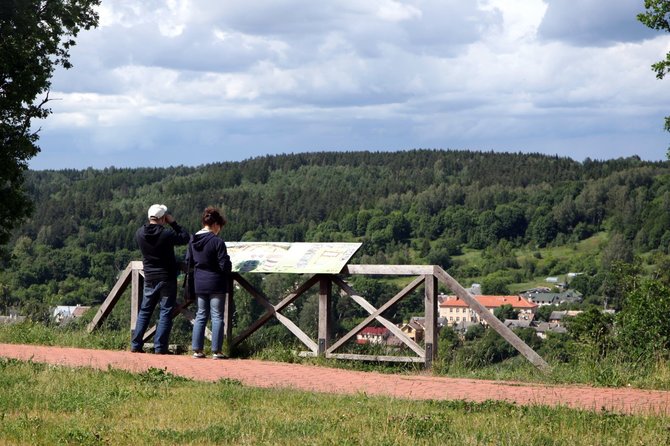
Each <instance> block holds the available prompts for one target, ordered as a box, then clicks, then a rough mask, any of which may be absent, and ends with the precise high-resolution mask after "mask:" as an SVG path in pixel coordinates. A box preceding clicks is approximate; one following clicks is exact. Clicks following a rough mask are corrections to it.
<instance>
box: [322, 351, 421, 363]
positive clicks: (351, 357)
mask: <svg viewBox="0 0 670 446" xmlns="http://www.w3.org/2000/svg"><path fill="white" fill-rule="evenodd" d="M326 358H328V359H348V360H354V361H378V362H424V358H422V357H417V356H383V355H356V354H353V353H351V354H349V353H327V354H326Z"/></svg>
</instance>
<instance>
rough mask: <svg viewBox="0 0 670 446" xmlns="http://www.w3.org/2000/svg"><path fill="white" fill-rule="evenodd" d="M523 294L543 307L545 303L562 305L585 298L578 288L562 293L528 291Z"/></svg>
mask: <svg viewBox="0 0 670 446" xmlns="http://www.w3.org/2000/svg"><path fill="white" fill-rule="evenodd" d="M521 296H522V297H524V298H526V299H528V300H529V301H531V302H533V303H536V304H538V305H539V306H541V307H542V306H545V305H560V304H563V303H579V302H581V301H582V300H583V299H582V293H580V292H579V291H576V290H566V291H563V292H561V293H549V292H538V291H527V292H525V293H523V294H522V295H521Z"/></svg>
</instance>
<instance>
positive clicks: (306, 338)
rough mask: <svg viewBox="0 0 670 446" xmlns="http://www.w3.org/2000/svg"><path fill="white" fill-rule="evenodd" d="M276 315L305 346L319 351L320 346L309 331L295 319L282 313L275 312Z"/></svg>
mask: <svg viewBox="0 0 670 446" xmlns="http://www.w3.org/2000/svg"><path fill="white" fill-rule="evenodd" d="M275 317H276V318H277V320H278V321H279V322H281V324H282V325H283V326H284V327H286V328H288V330H289V331H290V332H291V333H293V335H294V336H295V337H296V338H298V339H299V340H300V342H302V343H303V344H305V346H306V347H307V348H308V349H310V350H312V351H313V352H318V351H319V346H318V345H317V344H316V342H314V341H313V340H312V338H310V337H309V336H308V335H307V333H305V332H304V331H302V330H301V329H300V327H298V326H297V325H296V324H295V323H293V321H292V320H291V319H289V318H287V317H286V316H284V315H283V314H281V313H275Z"/></svg>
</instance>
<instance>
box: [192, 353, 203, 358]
mask: <svg viewBox="0 0 670 446" xmlns="http://www.w3.org/2000/svg"><path fill="white" fill-rule="evenodd" d="M193 357H194V358H204V357H205V354H204V353H203V352H194V353H193Z"/></svg>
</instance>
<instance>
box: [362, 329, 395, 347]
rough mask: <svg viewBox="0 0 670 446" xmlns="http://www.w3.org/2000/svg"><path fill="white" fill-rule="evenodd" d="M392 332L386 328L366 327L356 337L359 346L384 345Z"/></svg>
mask: <svg viewBox="0 0 670 446" xmlns="http://www.w3.org/2000/svg"><path fill="white" fill-rule="evenodd" d="M390 334H391V332H390V331H389V329H388V328H385V327H365V328H364V329H362V330H361V331H359V332H358V334H357V335H356V343H357V344H384V343H386V339H388V337H389V335H390Z"/></svg>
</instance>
